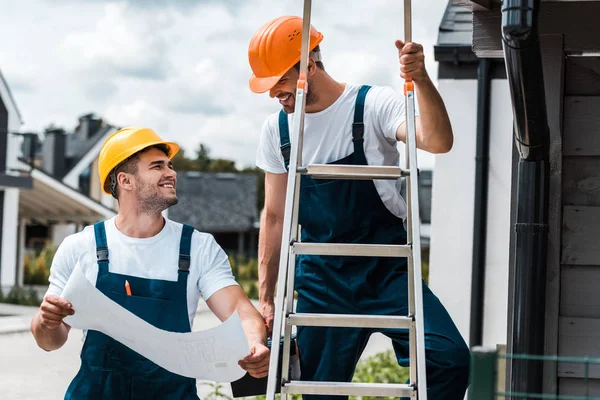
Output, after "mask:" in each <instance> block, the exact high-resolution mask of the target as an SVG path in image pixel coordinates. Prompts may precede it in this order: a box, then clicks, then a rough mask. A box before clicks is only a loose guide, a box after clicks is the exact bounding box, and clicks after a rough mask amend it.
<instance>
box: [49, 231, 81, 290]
mask: <svg viewBox="0 0 600 400" xmlns="http://www.w3.org/2000/svg"><path fill="white" fill-rule="evenodd" d="M78 248H79V249H80V248H81V246H78V245H77V237H76V236H75V235H71V236H67V237H66V238H65V239H64V240H63V241H62V243H61V244H60V245H59V246H58V248H57V249H56V253H55V254H54V258H53V259H52V265H51V267H50V277H49V279H48V281H49V286H48V290H47V291H46V296H47V295H49V294H51V295H55V296H60V294H61V293H62V291H63V289H64V288H65V285H66V284H67V281H68V280H69V277H70V276H71V273H72V272H73V269H74V268H75V265H76V264H77V259H78V256H77V249H78Z"/></svg>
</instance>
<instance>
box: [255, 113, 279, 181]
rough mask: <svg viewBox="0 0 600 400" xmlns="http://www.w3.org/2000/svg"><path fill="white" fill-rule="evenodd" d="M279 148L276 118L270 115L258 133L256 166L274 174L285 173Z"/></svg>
mask: <svg viewBox="0 0 600 400" xmlns="http://www.w3.org/2000/svg"><path fill="white" fill-rule="evenodd" d="M280 146H281V145H280V139H279V126H278V118H277V116H276V115H271V116H269V117H268V118H267V119H266V120H265V122H264V123H263V125H262V128H261V131H260V139H259V142H258V150H257V152H256V166H257V167H258V168H260V169H262V170H264V171H266V172H271V173H274V174H284V173H286V172H287V170H286V169H285V162H284V160H283V155H282V154H281V148H280Z"/></svg>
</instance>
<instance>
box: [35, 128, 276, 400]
mask: <svg viewBox="0 0 600 400" xmlns="http://www.w3.org/2000/svg"><path fill="white" fill-rule="evenodd" d="M178 150H179V146H178V145H177V144H175V143H172V142H166V141H164V140H162V138H160V137H159V136H158V135H157V134H156V133H155V132H154V131H153V130H151V129H148V128H137V127H130V128H124V129H121V130H120V131H118V132H116V133H114V134H113V135H112V136H111V137H109V138H108V139H107V141H106V142H105V143H104V145H103V147H102V150H101V151H100V157H99V175H100V183H101V185H102V189H103V191H104V192H105V193H107V194H108V193H110V194H112V195H113V196H114V197H115V198H117V200H118V202H119V213H118V215H117V216H116V217H114V218H111V219H109V220H107V221H102V222H98V223H96V224H95V225H94V226H93V227H92V226H89V227H86V228H85V229H84V230H83V231H82V232H79V233H76V234H73V235H71V236H69V237H67V238H66V239H65V240H64V241H63V242H62V243H61V245H60V246H59V248H58V250H57V252H56V255H55V256H54V259H53V261H52V267H51V271H50V287H49V289H48V292H47V294H46V296H45V298H44V301H43V302H42V304H41V306H40V309H39V311H38V312H37V314H36V315H35V316H34V318H33V320H32V323H31V331H32V333H33V336H34V337H35V340H36V341H37V343H38V345H39V346H40V347H41V348H42V349H44V350H47V351H51V350H56V349H58V348H60V347H61V346H63V344H64V343H65V342H66V340H67V336H68V334H69V329H70V327H69V326H68V325H66V324H65V323H64V322H63V318H64V317H65V316H67V315H72V314H73V313H74V312H77V310H73V309H72V307H71V305H70V304H69V303H68V302H67V301H66V300H64V299H61V298H60V297H58V296H59V295H60V294H61V292H62V290H63V288H64V287H65V284H66V283H67V281H68V279H69V276H70V275H71V273H72V272H73V270H74V268H82V270H83V272H84V273H85V274H86V276H87V277H88V279H90V280H91V281H92V282H95V285H96V288H97V289H98V290H100V291H101V292H102V293H104V294H105V295H106V296H108V297H109V298H111V299H112V300H114V301H115V302H117V303H119V304H120V305H121V306H123V307H125V308H126V309H128V310H129V311H131V312H133V313H134V314H136V315H137V316H138V317H140V318H142V319H144V320H146V321H147V322H149V323H150V324H152V325H154V326H156V327H158V328H160V329H164V330H167V331H172V332H190V331H191V326H192V323H193V319H194V316H195V314H196V309H197V307H198V302H199V298H200V295H202V296H203V297H204V299H205V300H206V302H207V304H208V306H209V307H210V309H211V310H212V311H213V312H214V313H215V314H216V315H217V316H218V317H219V318H220V319H221V320H225V319H227V318H229V317H230V316H231V315H232V314H233V312H234V311H236V310H237V312H238V314H239V316H240V318H241V320H242V324H243V326H244V329H245V332H246V335H247V337H248V341H249V344H250V348H251V354H250V355H249V356H247V357H246V358H244V359H243V360H240V366H241V367H242V368H244V369H245V370H246V371H248V372H249V374H250V375H252V376H254V377H257V378H261V377H264V376H266V375H267V370H268V362H269V349H268V348H267V347H266V330H265V326H264V321H263V319H262V318H261V316H260V314H259V313H258V311H257V310H256V309H255V308H254V306H253V305H252V303H250V301H249V300H248V298H247V297H246V295H245V294H244V292H243V291H242V290H241V288H240V287H239V285H238V284H237V283H236V281H235V280H234V277H233V276H232V273H231V268H230V266H229V262H228V258H227V256H226V254H225V252H224V251H223V250H222V249H221V247H220V246H219V245H218V244H217V243H216V242H215V240H214V238H213V237H212V236H211V235H209V234H206V233H202V232H198V231H196V230H194V229H193V228H192V227H190V226H188V225H182V224H179V223H176V222H173V221H170V220H168V219H166V218H164V217H163V216H162V214H161V212H162V211H163V210H165V209H167V208H168V207H170V206H172V205H174V204H176V203H177V195H176V187H177V174H176V172H175V171H174V170H173V165H172V163H171V158H172V157H173V156H174V155H175V154H176V153H177V151H178ZM84 335H85V342H84V345H83V350H82V351H81V368H80V370H79V373H78V374H77V376H76V377H75V379H73V381H72V383H71V385H70V386H69V388H68V389H67V393H66V395H65V398H66V399H137V398H140V399H141V398H144V399H159V398H160V399H167V398H168V399H198V396H197V394H196V381H195V379H190V378H185V377H182V376H179V375H176V374H173V373H171V372H169V371H167V370H165V369H163V368H161V367H159V366H157V365H156V364H154V363H153V362H151V361H150V360H148V359H146V358H144V357H142V356H141V355H139V354H138V353H136V352H134V351H133V350H131V349H129V348H128V347H126V346H124V345H122V344H121V343H119V342H117V341H115V340H114V339H112V338H110V337H108V336H106V335H104V334H103V333H100V332H98V331H92V330H90V331H87V332H84Z"/></svg>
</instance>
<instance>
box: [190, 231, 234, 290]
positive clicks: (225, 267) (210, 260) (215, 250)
mask: <svg viewBox="0 0 600 400" xmlns="http://www.w3.org/2000/svg"><path fill="white" fill-rule="evenodd" d="M196 234H197V237H198V239H199V240H197V243H198V245H199V246H198V252H199V256H198V257H196V260H198V261H197V262H199V263H200V265H198V266H197V267H198V268H199V270H200V278H199V279H198V290H200V293H201V294H202V296H203V297H204V300H208V298H209V297H210V296H212V295H213V294H214V293H215V292H217V291H218V290H220V289H223V288H224V287H227V286H232V285H237V284H238V283H237V282H236V280H235V278H234V277H233V273H232V272H231V265H229V259H228V258H227V254H225V251H224V250H223V249H222V248H221V246H219V244H218V243H217V242H216V240H215V238H214V237H213V236H212V235H210V234H207V233H203V234H199V233H196Z"/></svg>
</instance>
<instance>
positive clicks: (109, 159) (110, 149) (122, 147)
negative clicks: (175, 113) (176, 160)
mask: <svg viewBox="0 0 600 400" xmlns="http://www.w3.org/2000/svg"><path fill="white" fill-rule="evenodd" d="M157 144H163V145H166V146H167V148H168V149H169V158H173V156H175V154H177V152H178V151H179V145H178V144H176V143H173V142H165V141H164V140H163V139H162V138H161V137H160V136H158V134H157V133H156V132H154V131H153V130H152V129H150V128H142V127H127V128H123V129H121V130H119V131H117V132H115V133H113V134H112V135H110V137H109V138H108V139H106V141H105V142H104V144H103V145H102V149H101V150H100V156H99V157H98V172H99V175H100V185H102V191H103V192H104V193H106V194H111V193H110V191H107V190H106V179H107V178H108V175H109V174H110V172H111V171H112V170H113V169H114V168H115V167H116V166H118V165H119V164H121V163H122V162H123V161H125V160H126V159H128V158H129V157H131V156H132V155H134V154H135V153H137V152H139V151H142V150H144V149H145V148H147V147H150V146H154V145H157Z"/></svg>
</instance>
